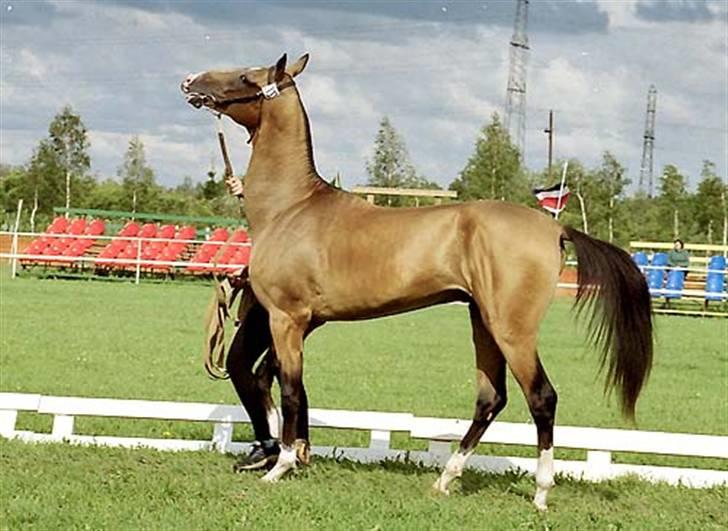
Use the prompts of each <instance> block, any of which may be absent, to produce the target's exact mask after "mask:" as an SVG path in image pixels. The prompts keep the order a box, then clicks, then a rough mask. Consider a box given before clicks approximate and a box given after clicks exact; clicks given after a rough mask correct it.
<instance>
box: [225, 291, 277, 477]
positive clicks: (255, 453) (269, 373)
mask: <svg viewBox="0 0 728 531" xmlns="http://www.w3.org/2000/svg"><path fill="white" fill-rule="evenodd" d="M270 346H271V335H270V328H269V326H268V313H267V312H266V311H265V309H264V308H263V307H262V306H261V305H260V304H256V305H254V306H253V307H252V308H251V309H250V311H249V312H248V314H247V315H246V317H245V321H244V322H243V323H241V324H240V328H239V329H238V332H237V333H236V334H235V338H234V339H233V342H232V344H231V345H230V351H229V352H228V357H227V371H228V374H229V375H230V380H231V381H232V383H233V386H234V387H235V391H236V392H237V394H238V397H239V398H240V401H241V402H242V404H243V407H244V408H245V411H247V413H248V416H249V417H250V420H251V422H252V424H253V432H254V434H255V439H256V441H258V443H257V444H255V445H254V446H253V448H252V450H251V452H250V454H249V455H247V456H244V457H242V458H241V459H240V461H239V462H238V463H236V464H235V465H234V470H235V471H236V472H239V471H243V470H255V469H259V468H263V467H268V466H271V465H272V464H274V463H275V461H276V459H277V457H278V453H279V452H280V448H279V446H278V441H277V440H276V439H275V433H272V432H271V427H270V424H269V418H271V417H272V416H273V415H274V414H276V415H277V413H276V411H275V407H274V404H273V400H272V398H271V395H270V385H271V383H272V381H273V375H274V371H275V363H271V362H270V361H269V358H274V355H273V354H272V353H270V352H268V353H267V354H265V356H266V357H265V358H264V359H263V361H262V362H261V363H260V365H259V367H258V370H257V371H256V372H255V373H254V372H253V366H254V365H255V362H256V361H257V360H258V359H260V357H261V355H263V353H264V352H265V351H266V349H268V348H270Z"/></svg>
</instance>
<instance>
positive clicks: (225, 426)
mask: <svg viewBox="0 0 728 531" xmlns="http://www.w3.org/2000/svg"><path fill="white" fill-rule="evenodd" d="M232 440H233V423H232V422H231V421H225V422H216V423H215V428H214V430H213V432H212V447H213V449H214V450H217V451H218V452H220V453H225V452H227V451H228V448H229V447H230V443H231V442H232Z"/></svg>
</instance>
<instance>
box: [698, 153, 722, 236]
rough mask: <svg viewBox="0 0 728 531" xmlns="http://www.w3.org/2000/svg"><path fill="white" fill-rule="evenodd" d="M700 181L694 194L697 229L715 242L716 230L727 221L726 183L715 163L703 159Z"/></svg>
mask: <svg viewBox="0 0 728 531" xmlns="http://www.w3.org/2000/svg"><path fill="white" fill-rule="evenodd" d="M700 177H701V180H700V183H698V190H697V193H696V194H695V196H694V217H695V222H696V224H697V230H698V232H699V234H700V235H701V236H704V237H705V238H706V239H707V241H708V243H713V235H714V233H715V231H717V230H721V228H722V229H723V230H722V231H721V232H725V228H724V227H725V226H726V224H727V221H726V216H727V213H726V204H725V203H726V200H725V196H726V184H725V183H724V182H723V180H722V179H721V178H720V177H718V175H717V174H716V173H715V164H713V163H712V162H710V161H709V160H705V161H703V169H702V171H701V172H700Z"/></svg>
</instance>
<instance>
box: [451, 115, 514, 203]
mask: <svg viewBox="0 0 728 531" xmlns="http://www.w3.org/2000/svg"><path fill="white" fill-rule="evenodd" d="M525 188H527V187H526V186H525V179H524V178H523V175H522V171H521V161H520V156H519V153H518V149H516V147H515V146H514V145H513V144H512V143H511V140H510V137H509V135H508V131H506V129H505V128H504V127H503V125H502V124H501V121H500V118H499V116H498V113H493V116H492V117H491V121H490V123H489V124H487V125H485V126H483V128H482V129H481V131H480V134H479V135H478V138H477V139H476V141H475V152H474V153H473V154H472V155H471V156H470V159H469V160H468V162H467V164H466V165H465V168H463V170H462V171H461V172H460V176H459V177H458V178H457V179H455V181H453V183H452V184H451V185H450V189H451V190H455V191H456V192H458V197H459V198H460V199H463V200H471V199H486V198H487V199H501V200H511V201H514V200H518V199H521V200H523V199H524V198H523V197H522V195H523V190H524V189H525Z"/></svg>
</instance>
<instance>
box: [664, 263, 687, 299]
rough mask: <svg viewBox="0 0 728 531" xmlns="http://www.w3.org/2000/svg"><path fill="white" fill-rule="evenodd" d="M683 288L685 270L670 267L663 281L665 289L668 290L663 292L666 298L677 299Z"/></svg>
mask: <svg viewBox="0 0 728 531" xmlns="http://www.w3.org/2000/svg"><path fill="white" fill-rule="evenodd" d="M684 288H685V271H681V270H679V269H672V270H671V271H670V272H669V273H667V282H666V283H665V289H666V290H667V291H668V292H667V293H665V298H666V299H679V298H680V297H682V290H683V289H684Z"/></svg>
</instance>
